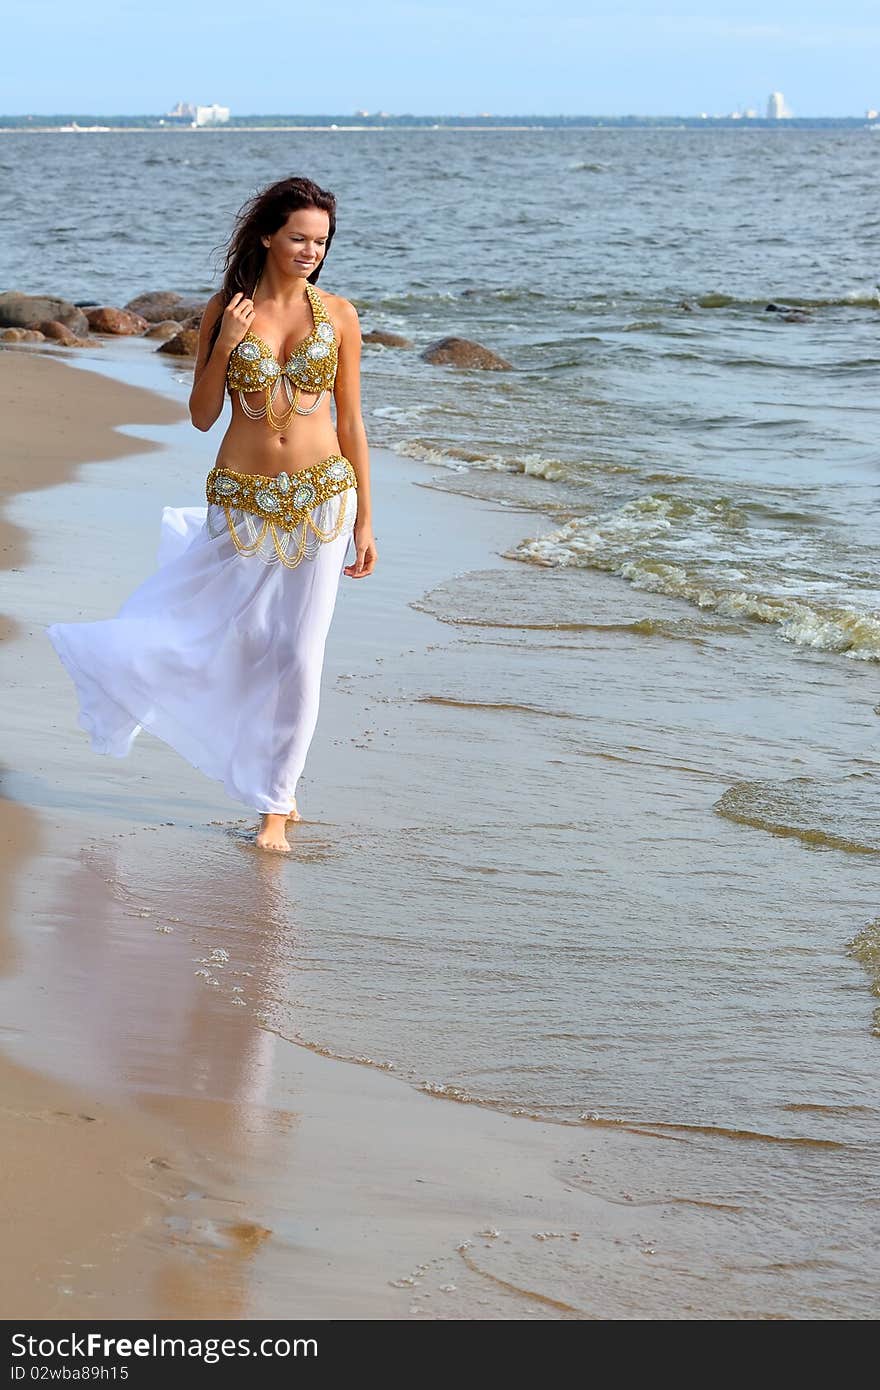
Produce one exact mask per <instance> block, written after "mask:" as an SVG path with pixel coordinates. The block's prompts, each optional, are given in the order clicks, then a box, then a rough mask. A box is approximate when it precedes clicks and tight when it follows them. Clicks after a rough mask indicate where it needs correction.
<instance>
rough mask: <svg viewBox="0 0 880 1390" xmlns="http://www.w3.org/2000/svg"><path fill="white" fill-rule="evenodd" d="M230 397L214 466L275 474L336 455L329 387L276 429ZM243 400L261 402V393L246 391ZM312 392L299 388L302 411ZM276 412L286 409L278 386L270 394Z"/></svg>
mask: <svg viewBox="0 0 880 1390" xmlns="http://www.w3.org/2000/svg"><path fill="white" fill-rule="evenodd" d="M230 399H231V401H232V419H231V421H230V423H229V428H228V429H227V431H226V433H225V434H224V436H223V438H222V440H221V441H220V448H219V449H218V451H217V458H216V460H215V462H214V467H215V468H231V469H233V470H234V471H235V472H236V473H261V474H262V475H263V476H264V477H266V478H277V476H278V474H279V473H291V474H293V473H301V472H302V470H303V469H304V468H312V467H314V465H315V464H316V463H323V461H324V459H325V458H329V457H330V455H331V454H341V453H342V450H341V449H340V447H339V438H338V436H337V434H336V426H335V425H334V423H333V418H332V415H331V412H330V392H327V394H326V395H325V396H324V399H323V400H322V402H321V404H320V405H319V406H318V408H317V410H316V411H315V412H314V414H313V415H294V416H293V417H292V419H291V421H290V425H289V426H288V428H286V429H284V430H281V431H280V432H279V431H277V430H274V429H272V427H271V426H270V425H268V424H267V423H266V421H265V420H251V419H249V418H248V416H247V415H245V413H244V411H243V410H242V408H241V402H240V401H239V400H238V398H237V396H235V395H233V396H231V397H230ZM245 399H246V401H247V402H248V405H252V406H254V407H258V406H261V405H264V404H265V393H264V392H261V391H251V392H248V393H247V394H246V395H245ZM315 400H316V397H315V396H314V395H309V393H308V392H307V391H301V392H300V397H299V404H300V405H301V406H302V408H303V410H307V409H308V407H309V406H311V405H314V403H315ZM276 401H277V406H276V409H277V410H278V411H279V413H280V414H284V413H286V411H287V410H289V408H290V407H289V405H288V404H287V401H286V398H285V395H284V392H283V390H281V389H280V388H279V390H278V393H277V396H276Z"/></svg>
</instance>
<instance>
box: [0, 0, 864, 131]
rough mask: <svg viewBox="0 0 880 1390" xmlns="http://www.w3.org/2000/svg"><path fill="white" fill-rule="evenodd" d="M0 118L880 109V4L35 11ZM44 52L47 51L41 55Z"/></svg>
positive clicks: (102, 1)
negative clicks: (183, 110)
mask: <svg viewBox="0 0 880 1390" xmlns="http://www.w3.org/2000/svg"><path fill="white" fill-rule="evenodd" d="M3 37H4V44H3V49H2V52H0V113H3V114H8V115H13V114H23V113H27V112H34V113H41V114H50V113H55V112H64V111H67V112H82V113H93V114H95V115H111V114H123V113H129V114H135V113H141V112H161V111H164V110H166V109H167V108H168V107H169V106H171V105H172V104H173V103H174V102H175V101H177V100H178V99H182V100H187V101H194V102H202V103H210V102H218V103H219V104H221V105H224V106H229V107H230V108H231V109H232V111H233V112H234V114H236V115H246V114H254V113H269V112H291V113H294V112H296V113H315V114H327V113H342V114H345V113H348V112H353V111H355V110H357V109H366V110H368V111H378V110H385V111H389V112H392V113H394V114H403V113H406V112H411V113H413V114H416V115H432V114H475V113H477V112H491V113H493V114H497V115H533V114H534V115H558V114H566V115H577V114H589V115H600V114H606V115H626V114H637V115H695V114H697V113H699V112H701V111H706V112H708V113H710V114H723V113H726V112H728V111H731V110H734V109H735V108H737V107H741V106H754V107H757V108H758V109H759V110H760V111H761V112H763V109H764V106H765V104H766V99H767V96H768V93H769V92H770V91H772V90H781V91H782V92H783V93H784V94H785V98H786V101H787V103H788V105H789V107H790V108H791V109H792V111H793V112H794V114H795V115H800V116H820V115H821V116H848V115H854V116H857V115H862V114H863V112H864V110H865V108H866V107H880V63H878V57H880V0H870V2H869V0H844V3H841V4H840V5H836V6H835V5H829V4H828V3H827V0H826V3H824V4H819V3H816V2H815V0H799V2H798V3H794V0H763V3H758V0H742V3H740V4H738V5H733V4H728V3H725V0H720V3H711V0H702V3H701V0H654V2H653V3H652V0H619V3H618V4H614V3H612V0H606V2H604V3H596V0H544V3H540V2H539V0H471V3H461V4H434V3H425V4H406V3H396V2H395V0H358V3H351V0H323V3H319V4H316V3H314V0H313V3H311V4H306V3H302V0H300V3H296V0H288V3H285V4H283V5H276V4H275V3H273V0H266V3H264V4H253V5H247V4H245V3H243V0H210V3H206V0H147V3H144V0H114V2H113V3H110V0H80V3H71V0H25V3H22V4H19V5H18V6H17V7H16V8H15V9H14V10H12V11H9V10H7V15H6V17H5V18H4V22H3ZM27 55H31V56H30V58H29V59H28V57H27Z"/></svg>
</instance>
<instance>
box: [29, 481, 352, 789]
mask: <svg viewBox="0 0 880 1390" xmlns="http://www.w3.org/2000/svg"><path fill="white" fill-rule="evenodd" d="M356 499H357V493H356V490H355V489H354V488H349V489H348V490H347V491H345V492H342V493H338V494H337V495H336V496H335V497H332V498H330V499H329V500H327V501H325V502H323V503H322V504H321V508H320V512H321V525H322V526H323V527H324V528H325V529H327V530H330V529H332V525H331V524H332V522H333V521H334V520H336V519H338V517H339V511H340V508H343V507H344V508H346V509H347V515H346V517H345V523H344V525H343V528H342V530H341V531H340V534H339V535H338V537H337V538H336V539H335V540H332V541H327V542H324V543H322V544H321V545H320V546H319V547H318V549H317V552H316V553H315V554H314V556H313V557H312V558H308V557H306V558H304V559H303V560H302V561H301V562H300V563H299V564H298V565H297V566H296V567H295V568H292V569H291V568H288V567H287V566H285V565H284V564H282V563H280V562H275V563H271V562H267V561H266V560H265V559H264V558H262V557H261V556H259V555H242V554H241V553H240V552H239V551H238V550H237V549H236V547H235V545H234V543H233V540H232V538H231V537H230V535H229V533H228V530H227V528H226V525H225V518H224V516H223V512H222V509H221V508H220V507H217V506H215V505H213V504H211V505H209V506H208V507H166V508H165V509H164V512H163V515H162V527H161V540H160V546H159V555H158V568H157V569H156V570H155V572H154V573H153V574H151V575H150V576H149V578H148V579H146V580H145V581H144V583H143V584H141V585H140V586H139V587H138V588H137V589H135V591H134V593H132V594H131V596H130V597H129V598H128V599H127V600H126V602H125V603H124V604H123V605H122V607H121V608H120V610H119V612H118V613H117V614H116V617H115V618H107V619H104V620H103V621H100V622H89V623H54V624H52V625H51V626H49V627H48V628H47V636H48V637H49V640H50V641H51V642H52V645H53V646H54V648H55V651H56V652H57V653H58V656H59V657H60V658H61V661H62V662H63V664H64V666H65V668H66V670H67V671H68V673H69V675H70V676H71V678H72V679H73V682H74V685H75V687H76V694H77V698H78V702H79V724H80V727H81V728H83V729H85V730H86V732H87V733H88V734H89V736H90V740H91V746H92V748H93V749H94V750H95V752H97V753H104V754H108V755H109V756H110V757H114V758H124V757H125V756H126V755H127V754H128V753H129V752H130V751H131V747H132V744H133V743H134V740H135V738H136V737H137V735H138V734H139V733H140V732H141V730H142V729H147V730H149V732H150V733H151V734H154V735H155V736H156V737H157V738H160V739H162V740H163V742H165V743H167V744H168V745H169V746H170V747H171V748H174V749H175V750H176V751H177V752H178V753H180V754H181V755H182V756H183V757H184V758H186V759H187V761H188V762H190V763H191V764H192V765H193V767H196V768H198V769H199V770H200V771H201V772H203V773H205V774H206V775H207V776H208V777H213V778H216V779H217V781H219V782H222V783H223V786H224V788H225V790H226V792H227V793H228V794H229V796H231V797H232V798H233V799H234V800H236V801H241V802H243V803H244V804H245V805H246V806H249V807H252V808H253V809H254V810H255V811H260V812H275V813H277V814H279V815H286V814H287V813H288V812H289V811H290V810H291V808H292V806H293V802H294V798H295V795H296V785H297V782H298V780H299V777H300V774H301V773H302V770H303V767H304V765H305V760H306V754H307V753H308V749H309V745H310V743H311V741H312V735H313V734H314V731H315V725H316V723H317V719H318V703H319V695H320V684H321V672H322V669H323V664H324V647H325V642H326V638H327V633H328V631H329V628H330V623H331V620H332V617H333V610H334V607H335V604H336V595H337V591H338V588H339V581H340V578H341V575H342V570H343V567H344V565H345V561H346V555H347V552H348V548H349V544H350V542H351V539H352V529H353V526H354V518H355V512H356V508H357V503H356ZM209 511H210V512H211V513H212V516H211V518H210V520H211V525H208V520H209V518H208V513H209ZM221 523H222V524H221Z"/></svg>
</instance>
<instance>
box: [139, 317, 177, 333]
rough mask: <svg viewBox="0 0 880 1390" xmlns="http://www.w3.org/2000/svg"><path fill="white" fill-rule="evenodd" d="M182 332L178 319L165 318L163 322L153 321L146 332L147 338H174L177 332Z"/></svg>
mask: <svg viewBox="0 0 880 1390" xmlns="http://www.w3.org/2000/svg"><path fill="white" fill-rule="evenodd" d="M179 332H180V324H179V323H178V322H177V320H176V319H163V320H162V322H161V323H153V324H151V325H150V327H149V328H148V329H147V331H146V333H145V334H144V337H145V338H173V337H174V335H175V333H179Z"/></svg>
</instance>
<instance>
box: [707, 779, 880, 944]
mask: <svg viewBox="0 0 880 1390" xmlns="http://www.w3.org/2000/svg"><path fill="white" fill-rule="evenodd" d="M877 781H878V779H877V778H876V777H873V776H871V775H870V774H865V773H853V774H852V775H851V776H849V777H843V778H840V779H837V780H835V781H828V782H822V781H818V780H817V779H815V778H813V777H791V778H788V779H787V780H786V781H781V782H780V781H772V780H767V781H755V782H735V783H734V784H733V786H731V787H728V788H727V791H725V792H724V793H723V795H722V796H720V797H719V799H718V801H717V802H716V803H715V806H714V808H713V809H714V810H715V812H716V814H717V815H719V816H722V817H724V819H725V820H730V821H734V822H735V823H736V824H737V825H747V826H751V828H752V829H754V830H764V831H766V832H767V833H768V834H770V835H778V836H781V837H783V838H786V839H794V840H800V841H801V843H802V844H804V845H806V846H807V847H808V848H811V849H835V850H840V851H842V852H843V853H844V854H859V855H865V854H866V855H875V854H877V855H880V834H878V829H877ZM877 945H878V950H880V935H878V940H877ZM878 960H880V956H878Z"/></svg>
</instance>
